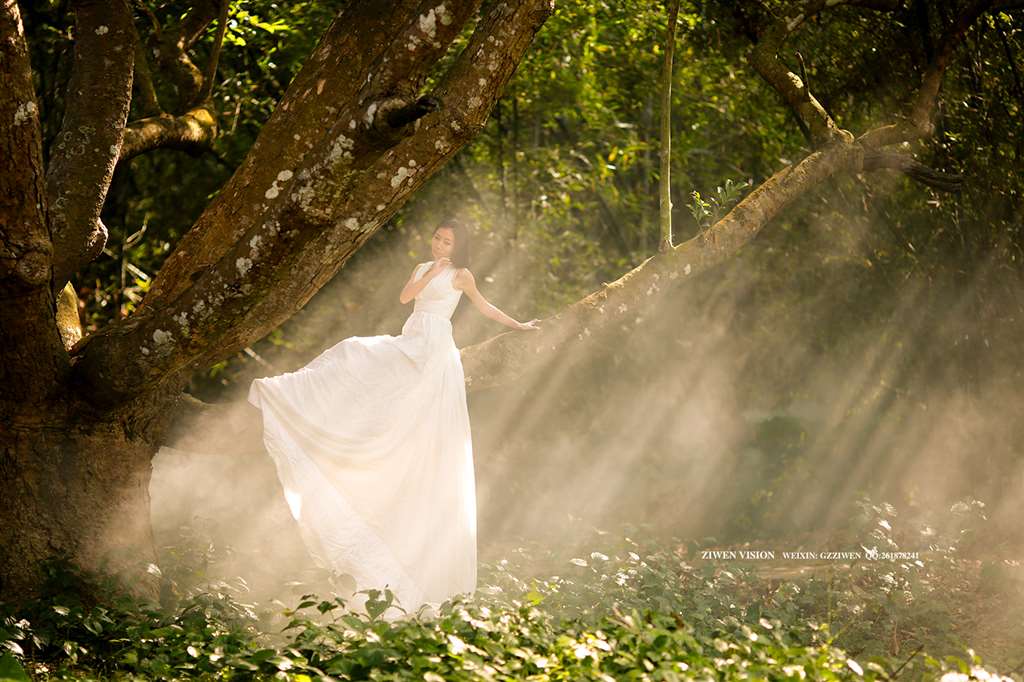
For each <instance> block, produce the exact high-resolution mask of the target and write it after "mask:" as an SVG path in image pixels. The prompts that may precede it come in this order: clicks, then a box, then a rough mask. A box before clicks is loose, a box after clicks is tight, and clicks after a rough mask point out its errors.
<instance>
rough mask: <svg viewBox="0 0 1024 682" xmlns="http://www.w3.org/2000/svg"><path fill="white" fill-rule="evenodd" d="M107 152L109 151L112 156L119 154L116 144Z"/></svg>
mask: <svg viewBox="0 0 1024 682" xmlns="http://www.w3.org/2000/svg"><path fill="white" fill-rule="evenodd" d="M107 151H109V152H110V154H111V155H114V154H117V152H118V149H117V145H116V144H112V145H110V149H108V150H107Z"/></svg>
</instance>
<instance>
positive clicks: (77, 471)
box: [0, 402, 166, 598]
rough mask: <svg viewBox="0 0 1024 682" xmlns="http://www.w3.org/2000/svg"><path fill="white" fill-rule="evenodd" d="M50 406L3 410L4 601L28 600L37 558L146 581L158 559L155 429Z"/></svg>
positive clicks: (0, 530)
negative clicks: (152, 494)
mask: <svg viewBox="0 0 1024 682" xmlns="http://www.w3.org/2000/svg"><path fill="white" fill-rule="evenodd" d="M48 407H49V409H47V410H45V411H42V410H40V409H39V407H38V406H32V407H31V408H29V409H26V410H22V411H20V412H19V413H17V414H5V415H3V427H2V428H0V480H2V481H3V489H4V495H3V497H4V503H3V504H4V511H3V514H4V523H3V524H2V527H0V595H3V596H4V598H9V597H12V596H18V597H27V596H31V595H32V594H33V593H34V592H35V591H36V589H37V587H38V586H39V583H40V569H41V562H42V561H43V560H45V559H48V558H50V557H64V558H67V559H70V560H71V561H73V562H74V563H75V564H76V565H77V566H79V567H80V568H83V569H85V570H87V571H93V570H103V571H105V572H110V573H115V574H122V575H126V576H131V577H132V578H136V577H137V576H140V575H146V573H145V570H144V569H145V567H146V565H147V564H149V563H151V562H153V561H155V554H154V550H153V542H152V535H151V532H150V524H149V479H150V471H151V464H150V460H151V458H152V456H153V452H154V449H155V444H154V443H153V442H152V441H151V440H149V439H147V438H146V436H145V433H146V432H153V431H155V430H156V429H155V428H154V427H155V426H157V423H156V422H154V421H153V420H152V418H142V417H141V416H140V415H132V414H131V413H124V412H122V413H120V414H110V415H103V416H101V417H97V415H94V414H91V413H90V412H89V410H88V408H87V407H85V408H84V409H83V406H81V405H74V404H72V403H70V402H63V403H61V404H58V405H51V406H48ZM157 415H158V417H157V418H158V419H165V418H166V417H159V413H157ZM138 586H139V585H138V583H137V582H136V585H135V587H138ZM151 587H152V586H151V585H144V586H143V589H144V590H148V589H150V588H151Z"/></svg>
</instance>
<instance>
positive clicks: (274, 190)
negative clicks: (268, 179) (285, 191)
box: [263, 180, 281, 199]
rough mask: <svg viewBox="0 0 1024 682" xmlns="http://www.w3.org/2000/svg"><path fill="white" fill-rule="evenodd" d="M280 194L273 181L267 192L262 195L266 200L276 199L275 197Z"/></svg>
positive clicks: (275, 182)
mask: <svg viewBox="0 0 1024 682" xmlns="http://www.w3.org/2000/svg"><path fill="white" fill-rule="evenodd" d="M280 193H281V188H280V187H278V186H277V181H276V180H275V181H274V184H273V185H271V186H270V187H268V188H267V191H266V192H264V193H263V196H264V197H266V198H267V199H276V198H277V195H278V194H280Z"/></svg>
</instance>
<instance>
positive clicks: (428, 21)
mask: <svg viewBox="0 0 1024 682" xmlns="http://www.w3.org/2000/svg"><path fill="white" fill-rule="evenodd" d="M420 30H421V31H423V33H424V34H425V35H426V36H427V37H428V38H430V39H431V40H433V39H434V37H435V36H436V35H437V13H436V11H435V10H430V11H429V12H427V13H426V14H421V15H420Z"/></svg>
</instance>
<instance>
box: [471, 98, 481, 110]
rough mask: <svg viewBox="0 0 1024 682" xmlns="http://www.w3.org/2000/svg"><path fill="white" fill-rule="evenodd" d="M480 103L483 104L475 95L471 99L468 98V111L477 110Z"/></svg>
mask: <svg viewBox="0 0 1024 682" xmlns="http://www.w3.org/2000/svg"><path fill="white" fill-rule="evenodd" d="M482 103H483V100H482V99H480V98H479V97H477V96H476V95H473V96H472V97H470V98H469V102H468V104H469V108H470V109H476V108H478V107H479V106H480V105H481V104H482Z"/></svg>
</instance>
